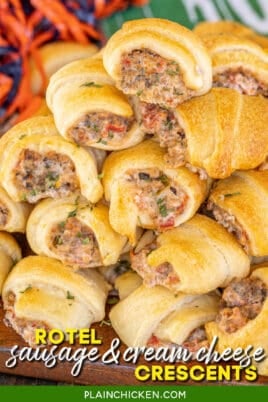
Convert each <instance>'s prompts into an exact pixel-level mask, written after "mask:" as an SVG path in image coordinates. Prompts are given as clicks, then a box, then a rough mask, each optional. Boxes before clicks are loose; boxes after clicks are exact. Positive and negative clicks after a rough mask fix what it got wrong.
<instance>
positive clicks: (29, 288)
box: [20, 285, 32, 293]
mask: <svg viewBox="0 0 268 402" xmlns="http://www.w3.org/2000/svg"><path fill="white" fill-rule="evenodd" d="M31 289H32V285H28V286H27V288H25V289H24V290H21V291H20V293H25V292H28V290H31Z"/></svg>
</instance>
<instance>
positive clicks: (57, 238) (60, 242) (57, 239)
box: [54, 235, 63, 246]
mask: <svg viewBox="0 0 268 402" xmlns="http://www.w3.org/2000/svg"><path fill="white" fill-rule="evenodd" d="M54 244H55V245H58V246H61V245H62V244H63V240H62V237H61V236H59V235H58V236H56V237H55V239H54Z"/></svg>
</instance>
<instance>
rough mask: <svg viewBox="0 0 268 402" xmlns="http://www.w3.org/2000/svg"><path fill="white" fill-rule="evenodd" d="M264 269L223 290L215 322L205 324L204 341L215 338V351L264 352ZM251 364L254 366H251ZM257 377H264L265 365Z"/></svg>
mask: <svg viewBox="0 0 268 402" xmlns="http://www.w3.org/2000/svg"><path fill="white" fill-rule="evenodd" d="M267 296H268V266H267V265H266V266H265V267H262V268H257V269H255V270H254V271H253V272H252V274H251V275H250V277H249V278H244V279H237V280H234V281H233V282H231V283H230V284H229V286H227V287H226V288H225V289H224V292H223V294H222V297H221V301H220V310H219V313H218V314H217V316H216V319H215V320H214V321H212V322H210V323H207V324H206V332H207V336H208V339H209V340H210V341H211V340H212V339H213V337H214V336H217V337H218V342H217V349H218V350H219V352H220V353H222V352H223V351H224V350H225V349H226V348H227V347H228V348H233V349H235V348H238V347H239V348H242V349H243V348H244V349H246V348H247V347H248V345H252V347H253V348H257V347H263V348H264V349H265V351H266V353H267V351H268V339H267V330H268V319H267V318H268V298H267ZM253 364H254V363H253ZM257 366H259V367H258V373H259V374H262V375H268V370H267V358H266V361H265V362H263V363H261V364H260V365H257Z"/></svg>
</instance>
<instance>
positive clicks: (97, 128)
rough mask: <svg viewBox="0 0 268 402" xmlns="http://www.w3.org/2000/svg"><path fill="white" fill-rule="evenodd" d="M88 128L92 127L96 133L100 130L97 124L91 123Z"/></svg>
mask: <svg viewBox="0 0 268 402" xmlns="http://www.w3.org/2000/svg"><path fill="white" fill-rule="evenodd" d="M90 128H92V129H93V130H94V131H95V132H96V133H98V132H99V131H100V128H99V126H97V124H92V126H90Z"/></svg>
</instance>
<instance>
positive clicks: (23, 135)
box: [19, 134, 27, 140]
mask: <svg viewBox="0 0 268 402" xmlns="http://www.w3.org/2000/svg"><path fill="white" fill-rule="evenodd" d="M26 135H27V134H22V135H21V136H20V137H19V140H22V139H23V138H25V137H26Z"/></svg>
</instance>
